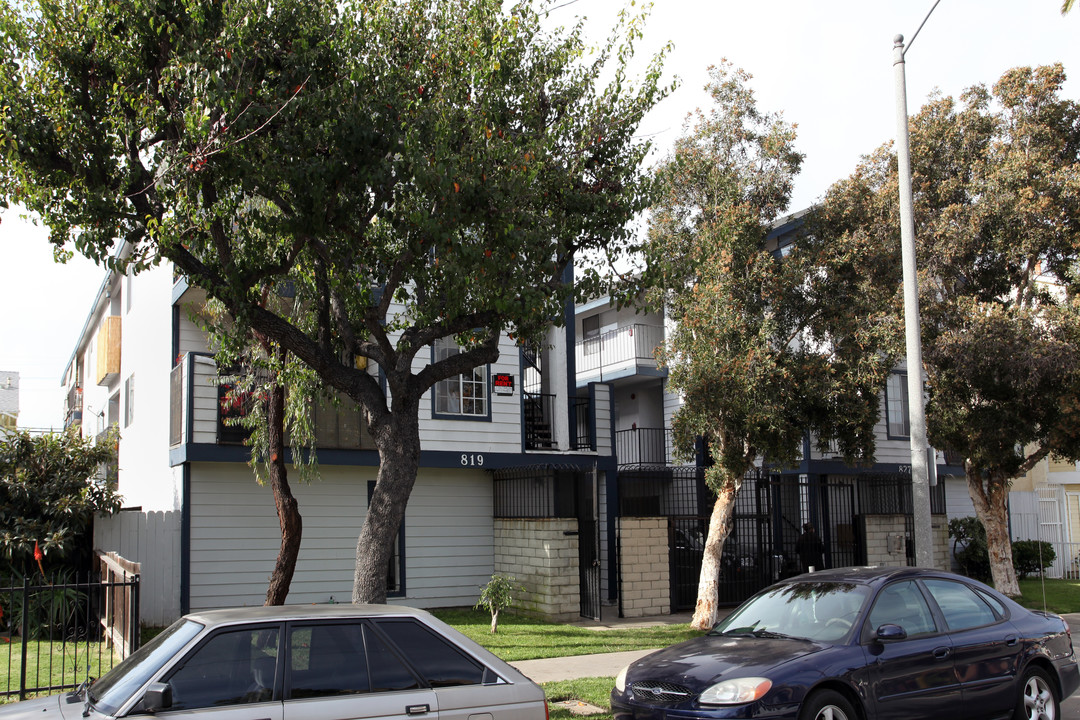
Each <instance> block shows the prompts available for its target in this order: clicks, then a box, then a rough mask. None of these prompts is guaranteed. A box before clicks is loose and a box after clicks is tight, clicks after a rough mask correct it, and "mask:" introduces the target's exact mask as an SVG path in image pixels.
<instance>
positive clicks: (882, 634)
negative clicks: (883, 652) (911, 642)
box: [875, 623, 907, 642]
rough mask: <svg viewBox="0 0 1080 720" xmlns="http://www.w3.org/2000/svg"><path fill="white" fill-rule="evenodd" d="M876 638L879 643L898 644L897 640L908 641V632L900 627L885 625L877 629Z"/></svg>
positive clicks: (891, 624)
mask: <svg viewBox="0 0 1080 720" xmlns="http://www.w3.org/2000/svg"><path fill="white" fill-rule="evenodd" d="M875 637H877V639H878V641H879V642H896V641H897V640H905V639H907V631H906V630H904V628H902V627H900V626H899V625H895V624H893V623H885V624H884V625H882V626H881V627H879V628H878V629H877V633H875Z"/></svg>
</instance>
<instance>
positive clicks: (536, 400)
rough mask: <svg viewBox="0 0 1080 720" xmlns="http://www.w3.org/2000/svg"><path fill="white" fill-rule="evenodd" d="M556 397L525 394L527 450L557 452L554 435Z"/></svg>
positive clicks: (542, 394) (543, 394)
mask: <svg viewBox="0 0 1080 720" xmlns="http://www.w3.org/2000/svg"><path fill="white" fill-rule="evenodd" d="M554 408H555V396H554V395H549V394H545V393H528V392H527V393H525V449H526V450H556V449H558V446H557V444H556V443H555V434H554V422H553V420H554V417H555V414H554Z"/></svg>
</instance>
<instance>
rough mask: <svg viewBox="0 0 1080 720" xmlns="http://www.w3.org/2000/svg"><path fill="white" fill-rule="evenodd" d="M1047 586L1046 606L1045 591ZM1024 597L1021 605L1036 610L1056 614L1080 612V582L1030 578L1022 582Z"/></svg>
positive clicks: (1021, 599) (1021, 589)
mask: <svg viewBox="0 0 1080 720" xmlns="http://www.w3.org/2000/svg"><path fill="white" fill-rule="evenodd" d="M1044 585H1045V591H1046V595H1045V605H1044V602H1043V589H1044ZM1020 592H1021V594H1022V595H1023V597H1021V598H1019V600H1018V601H1019V603H1020V604H1021V605H1023V606H1024V607H1029V608H1032V609H1034V610H1043V609H1044V608H1045V609H1046V610H1049V611H1050V612H1055V613H1075V612H1080V580H1046V581H1045V583H1044V581H1043V580H1040V579H1039V578H1028V579H1027V580H1021V581H1020Z"/></svg>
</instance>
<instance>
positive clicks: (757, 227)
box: [642, 65, 893, 628]
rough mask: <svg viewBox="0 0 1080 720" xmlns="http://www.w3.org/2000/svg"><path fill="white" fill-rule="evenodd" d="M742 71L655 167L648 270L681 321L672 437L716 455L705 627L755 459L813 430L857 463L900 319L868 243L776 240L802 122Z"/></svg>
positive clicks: (715, 74)
mask: <svg viewBox="0 0 1080 720" xmlns="http://www.w3.org/2000/svg"><path fill="white" fill-rule="evenodd" d="M749 78H750V76H749V75H747V74H746V73H744V72H742V71H737V70H732V68H731V67H730V66H728V65H724V66H722V67H720V68H713V69H712V71H711V81H710V83H709V85H708V88H707V89H708V90H709V92H710V93H711V96H712V100H713V103H714V105H713V107H712V108H711V109H710V110H709V111H708V112H700V111H699V112H698V113H697V114H696V115H695V116H693V117H692V125H689V126H688V129H687V131H686V133H685V134H684V135H683V137H682V138H680V139H679V140H678V141H677V142H676V144H675V147H674V149H673V150H672V152H671V154H670V156H669V157H668V158H667V159H666V160H665V161H664V162H663V163H662V165H661V166H660V168H659V178H660V181H661V184H662V187H663V193H662V196H661V199H660V201H659V202H658V203H657V204H656V205H655V206H654V207H653V211H652V215H651V219H650V225H649V237H648V244H647V248H646V261H647V270H646V271H645V273H644V275H643V278H642V281H643V284H644V287H645V288H646V290H645V292H646V297H647V298H648V300H649V301H650V303H651V304H652V305H653V306H661V307H664V308H665V309H666V312H667V314H668V316H669V317H670V318H671V319H672V320H674V321H675V327H674V330H673V332H672V333H671V334H670V336H669V338H668V341H667V343H666V344H665V346H664V347H663V350H662V358H661V359H662V361H663V362H664V363H665V364H666V365H667V366H668V368H669V370H670V376H669V377H670V383H671V387H672V388H673V389H674V390H675V391H677V392H679V393H680V394H681V395H682V399H683V404H682V406H681V407H680V408H679V410H678V411H677V412H676V414H675V416H674V418H673V421H672V424H673V430H674V434H675V440H676V443H677V444H678V445H679V446H680V447H682V448H684V449H688V448H690V447H692V445H693V443H694V441H695V439H696V438H698V437H701V438H704V439H705V441H706V442H707V443H708V447H709V450H710V452H711V454H712V457H713V459H714V461H715V462H714V464H713V465H712V466H711V467H709V468H708V469H707V471H706V480H707V482H708V484H709V487H710V488H711V489H712V490H713V491H714V492H715V493H716V502H715V504H714V507H713V510H712V516H711V519H710V522H709V532H708V538H707V540H706V545H705V557H704V561H703V563H702V568H701V578H700V582H699V586H698V600H697V607H696V610H695V613H694V619H693V624H694V626H695V627H698V628H708V627H711V626H712V625H713V624H714V623H715V620H716V602H717V584H718V578H719V570H720V555H721V551H722V548H723V544H724V541H725V539H726V538H727V536H728V534H729V532H730V530H731V519H732V512H733V509H734V502H735V499H736V497H737V495H738V493H739V490H740V488H741V486H742V481H743V477H744V475H745V474H746V473H747V471H748V470H750V469H751V468H752V467H753V466H754V464H755V462H757V461H759V459H760V458H762V457H764V458H766V459H767V460H768V461H770V462H771V463H777V464H781V465H782V464H787V463H791V462H794V461H795V460H796V459H797V458H798V457H799V455H800V453H801V451H802V447H803V441H804V438H805V434H806V433H807V432H808V431H810V432H813V433H814V434H815V435H816V437H817V439H818V441H819V442H820V443H821V444H822V445H825V444H828V443H831V442H836V443H837V444H838V445H837V446H838V447H839V449H840V450H841V451H842V452H843V454H844V455H845V457H847V458H848V459H849V460H855V459H857V458H869V457H872V455H873V448H874V440H873V435H874V434H873V427H874V424H875V422H876V420H877V417H878V393H879V388H880V387H881V386H882V385H883V383H884V379H885V376H886V373H887V372H888V369H889V363H888V361H887V357H888V355H887V353H883V352H881V351H884V349H885V348H886V346H887V341H888V339H889V337H890V330H891V328H892V327H893V326H892V324H891V323H890V322H888V321H887V317H888V316H887V313H885V312H883V311H882V309H881V308H880V307H875V305H874V303H873V299H874V298H879V297H880V295H881V292H880V290H879V288H880V287H881V286H882V283H880V282H875V278H874V277H873V274H872V273H869V272H867V271H868V269H870V268H874V267H877V265H875V264H874V263H872V262H868V261H867V255H868V254H872V253H873V251H874V250H873V248H870V247H866V248H859V247H849V248H846V249H845V250H844V251H843V252H838V251H837V250H836V249H835V248H833V247H831V246H828V245H825V244H821V243H818V242H816V241H815V239H814V237H813V235H811V234H804V235H803V236H802V237H801V238H800V239H799V240H798V241H797V242H796V243H794V244H793V245H791V246H790V247H788V248H787V249H786V250H784V251H781V250H780V249H779V248H777V247H775V246H771V245H770V243H769V242H767V237H766V236H767V235H768V233H769V231H770V229H771V225H772V223H773V221H774V220H775V219H776V218H777V216H778V215H779V213H780V212H781V211H783V210H784V209H785V208H786V207H787V204H788V199H789V197H790V193H791V186H792V181H793V179H794V177H795V175H796V173H797V172H798V169H799V165H800V163H801V162H802V155H800V154H799V153H798V152H796V150H795V148H794V141H795V132H794V128H793V127H792V126H791V125H789V124H787V123H785V122H784V121H783V120H782V118H781V117H780V116H778V115H773V114H768V113H764V112H762V111H760V110H759V109H758V108H757V104H756V102H755V100H754V96H753V93H752V91H751V90H750V88H749V86H748V81H749ZM885 286H886V287H888V285H887V284H886V285H885Z"/></svg>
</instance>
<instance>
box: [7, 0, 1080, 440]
mask: <svg viewBox="0 0 1080 720" xmlns="http://www.w3.org/2000/svg"><path fill="white" fill-rule="evenodd" d="M556 4H557V3H556ZM623 5H624V3H623V2H622V1H621V0H620V1H618V2H616V1H615V0H569V2H565V3H563V6H561V7H559V8H558V9H556V10H554V11H553V17H555V18H558V19H559V21H560V22H562V23H563V24H570V23H571V22H572V21H573V19H574V17H575V16H578V15H582V16H585V17H587V18H588V25H587V27H588V28H589V29H590V31H595V30H598V29H600V28H607V27H610V24H611V21H612V20H613V18H614V16H615V13H616V12H617V10H618V8H620V7H623ZM640 5H641V3H638V6H637V7H640ZM932 6H933V0H816V1H814V2H807V0H799V1H796V0H773V2H746V0H738V1H735V0H696V1H693V0H658V1H657V3H656V5H655V7H654V9H653V12H652V14H651V16H650V18H649V21H648V24H647V26H646V29H645V38H644V40H643V41H642V43H641V47H640V50H639V56H640V57H644V56H646V55H647V54H651V53H652V52H654V51H655V50H657V49H658V48H660V47H661V46H663V45H664V43H666V42H668V41H671V42H672V43H674V49H673V50H672V52H671V54H670V56H669V58H668V61H667V63H666V64H665V69H666V72H667V73H668V75H669V77H671V76H676V75H677V76H678V77H679V78H680V79H681V83H682V84H681V86H680V88H679V90H678V91H676V92H675V93H674V94H672V95H671V96H670V97H669V98H667V99H666V100H665V101H664V102H663V104H662V105H661V106H660V107H658V108H657V109H656V110H654V111H653V113H652V114H651V115H650V116H649V117H648V118H647V120H646V123H645V126H644V127H643V128H642V133H643V134H647V135H649V136H651V137H652V138H653V140H654V142H655V144H656V148H657V150H656V152H657V153H662V152H663V151H664V149H665V148H666V147H667V146H668V145H669V144H670V143H671V141H672V140H673V139H674V138H675V137H677V136H678V134H679V133H680V132H681V130H682V125H683V119H684V118H685V116H686V114H687V113H688V112H689V111H691V110H693V109H694V108H695V107H698V106H700V105H702V104H703V103H705V102H706V97H705V95H704V92H703V90H702V88H703V87H704V84H705V82H706V80H707V74H706V68H707V67H708V66H709V65H710V64H716V63H719V62H720V60H721V59H723V58H727V59H728V60H730V61H731V62H732V63H733V64H734V65H736V66H737V67H741V68H744V69H745V70H747V71H748V72H750V73H751V74H752V75H753V76H754V78H753V80H752V81H751V87H753V89H754V91H755V93H756V96H757V99H758V105H759V107H760V108H761V109H763V110H767V111H782V112H783V113H784V117H785V119H787V120H788V121H789V122H793V123H796V124H797V126H798V134H799V140H798V147H799V149H800V150H801V151H802V152H803V153H805V154H806V161H805V163H804V165H803V171H802V174H801V175H800V177H799V179H798V181H797V183H796V186H795V195H794V197H793V200H792V206H791V209H792V210H797V209H801V208H803V207H805V206H807V205H809V204H811V203H813V202H814V201H815V200H817V199H818V198H820V197H821V196H822V195H823V194H824V192H825V190H826V189H827V188H828V186H829V185H830V184H831V183H833V182H834V181H836V180H838V179H840V178H842V177H845V176H847V175H849V174H850V173H851V171H852V170H853V169H854V167H855V165H856V163H857V162H858V160H859V158H860V156H862V155H864V154H867V153H869V152H870V151H872V150H873V149H874V148H876V147H877V146H878V145H880V144H882V143H883V142H886V141H888V140H891V139H892V138H893V137H894V136H895V133H896V100H895V87H894V74H893V65H892V58H893V53H892V47H893V37H894V36H895V35H896V34H898V33H900V34H903V35H904V36H905V38H907V39H908V40H910V38H911V37H912V35H914V33H915V31H916V29H917V28H918V27H919V24H920V23H921V22H922V20H923V18H924V17H925V16H926V13H927V12H928V11H929V10H930V8H931V7H932ZM1060 6H1061V0H1012V1H1011V2H1008V1H1005V0H981V1H976V0H941V3H940V5H938V7H937V8H936V9H935V10H934V12H933V14H932V15H931V16H930V19H929V21H928V22H927V23H926V26H925V27H924V28H923V30H922V32H921V33H919V36H918V38H917V39H916V41H915V43H914V44H913V45H912V46H911V49H910V52H909V53H908V54H907V56H906V60H907V66H906V67H907V97H908V107H909V109H910V111H911V112H912V113H914V112H916V111H917V110H918V108H919V107H920V106H921V105H922V104H923V102H924V101H925V100H926V98H927V97H928V95H929V94H930V93H931V91H933V90H934V89H935V88H938V89H940V91H941V92H943V93H945V94H947V95H954V96H955V95H958V94H959V93H960V92H962V91H963V90H964V89H965V88H967V87H970V86H971V85H974V84H979V83H982V84H985V85H987V86H991V85H993V84H994V82H995V81H996V80H997V79H998V78H999V77H1000V76H1001V74H1002V73H1003V72H1004V71H1005V70H1008V69H1009V68H1012V67H1016V66H1019V65H1042V64H1047V63H1053V62H1061V63H1063V64H1064V66H1065V70H1066V72H1067V73H1070V74H1071V75H1072V76H1075V77H1070V80H1069V82H1068V84H1067V85H1066V89H1065V95H1066V97H1070V98H1080V10H1074V11H1073V12H1072V13H1071V14H1070V15H1068V16H1066V17H1062V16H1061V14H1060ZM600 37H602V36H600ZM0 258H2V260H0V308H2V309H3V312H2V316H0V370H13V371H16V372H18V373H19V374H20V386H21V396H20V416H19V425H20V426H21V427H31V428H47V427H59V426H60V425H61V424H62V412H63V395H62V393H61V387H60V381H61V374H62V373H63V371H64V368H65V366H66V365H67V362H68V360H69V359H70V358H71V355H72V352H73V350H74V346H75V342H76V340H77V339H78V336H79V333H80V331H81V330H82V327H83V325H84V323H85V321H86V316H87V313H88V312H89V310H90V303H91V300H92V299H93V294H94V292H96V290H97V289H98V288H99V287H100V285H101V282H102V280H103V279H104V271H103V270H101V269H99V268H97V267H96V266H94V265H93V264H92V263H90V262H89V261H86V260H84V259H82V258H79V257H76V258H75V259H73V260H72V261H71V262H69V263H68V264H67V265H56V264H54V263H53V261H52V250H51V247H50V246H49V244H48V242H47V241H46V239H45V232H44V230H43V229H42V228H40V227H34V226H32V225H30V224H29V223H27V222H25V221H23V220H22V219H20V218H19V216H18V214H17V213H16V212H15V211H14V210H10V211H7V212H5V213H3V214H0Z"/></svg>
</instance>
